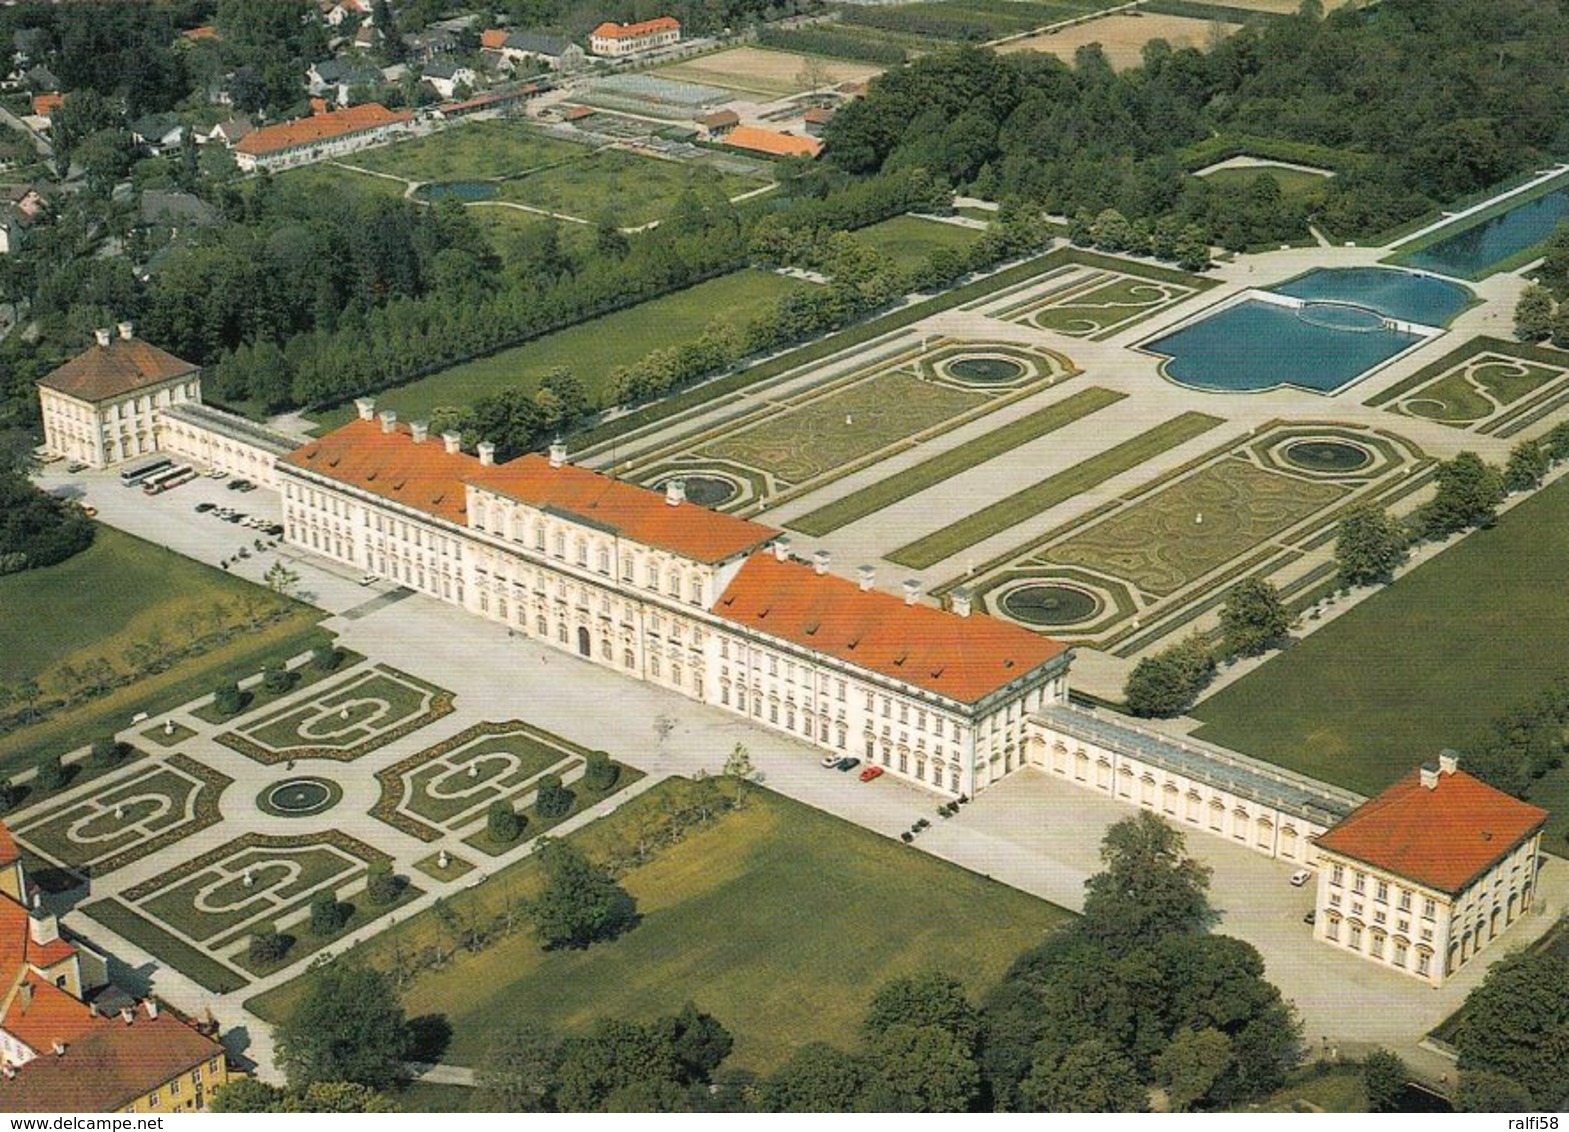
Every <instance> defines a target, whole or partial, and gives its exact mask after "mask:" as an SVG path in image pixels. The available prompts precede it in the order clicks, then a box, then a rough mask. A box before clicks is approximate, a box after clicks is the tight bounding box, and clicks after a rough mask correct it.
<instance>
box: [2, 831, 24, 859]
mask: <svg viewBox="0 0 1569 1132" xmlns="http://www.w3.org/2000/svg"><path fill="white" fill-rule="evenodd" d="M21 856H22V854H21V852H20V851H18V849H17V847H16V838H14V837H12V836H11V831H10V830H9V829H7V828H6V827H5V823H4V822H0V865H9V864H10V863H11V862H12V861H16V860H19V859H20V858H21Z"/></svg>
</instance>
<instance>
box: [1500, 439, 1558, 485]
mask: <svg viewBox="0 0 1569 1132" xmlns="http://www.w3.org/2000/svg"><path fill="white" fill-rule="evenodd" d="M1551 467H1552V457H1550V456H1549V455H1548V454H1547V449H1545V448H1543V447H1542V446H1541V444H1539V443H1537V442H1536V441H1534V440H1522V441H1521V442H1520V443H1519V444H1516V445H1515V446H1514V447H1513V448H1511V449H1510V450H1509V459H1508V461H1507V462H1506V463H1505V464H1504V490H1505V491H1509V492H1515V491H1530V490H1531V489H1532V488H1536V487H1540V486H1541V484H1542V477H1543V476H1545V475H1547V472H1548V469H1550V468H1551Z"/></svg>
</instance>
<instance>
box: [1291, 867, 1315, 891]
mask: <svg viewBox="0 0 1569 1132" xmlns="http://www.w3.org/2000/svg"><path fill="white" fill-rule="evenodd" d="M1312 875H1313V874H1312V873H1310V872H1309V871H1308V870H1307V869H1298V870H1297V871H1296V872H1294V873H1292V874H1291V887H1292V888H1301V887H1302V886H1303V885H1304V884H1306V883H1307V882H1308V878H1310V877H1311V876H1312Z"/></svg>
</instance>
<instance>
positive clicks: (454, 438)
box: [441, 432, 463, 456]
mask: <svg viewBox="0 0 1569 1132" xmlns="http://www.w3.org/2000/svg"><path fill="white" fill-rule="evenodd" d="M441 443H442V444H444V445H445V446H446V449H447V455H448V456H456V455H457V454H458V453H459V452H461V451H462V450H463V434H462V433H461V432H444V433H442V434H441Z"/></svg>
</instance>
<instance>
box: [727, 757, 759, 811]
mask: <svg viewBox="0 0 1569 1132" xmlns="http://www.w3.org/2000/svg"><path fill="white" fill-rule="evenodd" d="M756 773H757V768H756V767H754V766H753V765H752V754H751V752H750V751H748V750H747V749H746V746H745V744H742V743H737V744H736V745H735V749H734V750H733V751H731V752H730V755H729V757H727V758H726V759H725V777H726V778H728V779H729V780H730V781H731V782H733V783H734V784H735V804H736V805H737V806H741V805H744V804H745V802H746V784H747V783H748V782H750V781H751V780H752V776H753V775H754V774H756Z"/></svg>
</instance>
